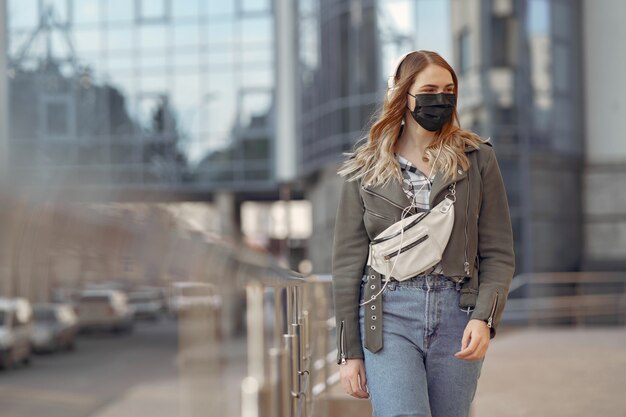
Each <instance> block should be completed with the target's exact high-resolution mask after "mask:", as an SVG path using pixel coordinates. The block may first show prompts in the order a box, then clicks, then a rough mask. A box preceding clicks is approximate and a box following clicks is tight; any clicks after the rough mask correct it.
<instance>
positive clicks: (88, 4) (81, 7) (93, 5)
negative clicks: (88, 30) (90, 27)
mask: <svg viewBox="0 0 626 417" xmlns="http://www.w3.org/2000/svg"><path fill="white" fill-rule="evenodd" d="M72 9H73V12H74V24H76V25H82V24H88V23H96V22H99V21H100V0H80V1H75V2H73V3H72Z"/></svg>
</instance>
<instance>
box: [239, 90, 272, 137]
mask: <svg viewBox="0 0 626 417" xmlns="http://www.w3.org/2000/svg"><path fill="white" fill-rule="evenodd" d="M271 98H272V97H271V94H270V92H269V91H245V90H244V91H243V92H242V96H241V108H240V109H239V111H238V112H237V113H238V115H239V126H240V127H242V128H244V129H245V128H247V127H251V128H263V127H266V126H267V120H266V117H267V113H268V112H269V107H270V103H271Z"/></svg>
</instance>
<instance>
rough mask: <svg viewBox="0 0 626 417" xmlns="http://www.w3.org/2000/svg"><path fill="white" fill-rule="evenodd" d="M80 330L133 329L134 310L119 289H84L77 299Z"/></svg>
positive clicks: (120, 330) (114, 330)
mask: <svg viewBox="0 0 626 417" xmlns="http://www.w3.org/2000/svg"><path fill="white" fill-rule="evenodd" d="M76 310H77V313H78V323H79V326H80V330H81V331H84V330H94V329H104V330H110V331H113V332H122V331H131V330H132V328H133V310H132V308H131V307H130V305H129V304H128V298H127V297H126V294H124V293H123V292H121V291H119V290H110V289H109V290H106V289H99V290H95V289H94V290H84V291H83V292H82V293H81V294H80V296H79V297H78V300H77V301H76Z"/></svg>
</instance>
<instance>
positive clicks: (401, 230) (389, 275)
mask: <svg viewBox="0 0 626 417" xmlns="http://www.w3.org/2000/svg"><path fill="white" fill-rule="evenodd" d="M442 146H443V145H440V146H439V151H438V152H437V157H436V158H435V162H433V165H432V166H431V168H430V173H429V174H428V178H426V181H428V182H430V177H431V175H432V173H433V170H434V169H435V164H436V162H437V159H439V154H440V153H441V148H442ZM426 184H427V182H424V184H422V186H421V187H420V189H419V190H417V191H416V192H415V193H414V194H413V198H412V199H411V204H410V205H408V206H406V207H405V208H404V209H403V210H402V215H401V216H400V221H401V224H400V247H399V248H398V252H397V253H396V255H399V254H400V251H401V250H402V242H403V240H404V218H405V216H406V213H408V210H410V209H411V208H412V207H417V205H416V204H415V198H416V196H417V194H418V193H419V192H420V191H422V189H423V188H424V186H425V185H426ZM395 258H396V259H394V261H393V265H392V267H391V270H390V271H387V274H386V275H385V279H384V281H385V284H384V285H383V286H382V288H381V289H380V291H378V292H377V293H376V294H374V295H372V297H371V298H370V299H369V300H367V301H364V302H362V303H359V305H365V304H367V303H369V302H371V301H374V300H375V299H376V298H377V297H378V296H379V295H380V293H382V292H383V291H384V290H385V288H386V287H387V284H388V283H389V281H390V278H391V273H392V272H393V270H394V268H395V267H396V262H397V261H398V258H399V257H398V256H396V257H395ZM387 265H388V264H387Z"/></svg>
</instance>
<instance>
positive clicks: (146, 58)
mask: <svg viewBox="0 0 626 417" xmlns="http://www.w3.org/2000/svg"><path fill="white" fill-rule="evenodd" d="M139 62H140V63H141V64H140V65H141V75H142V76H143V75H149V74H155V73H165V72H166V71H167V67H168V59H167V56H166V55H165V54H164V53H162V52H161V51H155V52H152V53H144V54H142V55H141V58H140V60H139Z"/></svg>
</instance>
